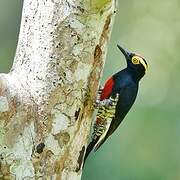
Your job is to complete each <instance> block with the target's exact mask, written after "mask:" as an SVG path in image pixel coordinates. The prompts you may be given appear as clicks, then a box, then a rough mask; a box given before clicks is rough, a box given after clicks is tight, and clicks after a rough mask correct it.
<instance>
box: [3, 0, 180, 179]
mask: <svg viewBox="0 0 180 180" xmlns="http://www.w3.org/2000/svg"><path fill="white" fill-rule="evenodd" d="M21 8H22V0H13V1H12V0H1V1H0V64H1V66H0V70H1V72H7V71H8V70H9V69H10V67H11V64H12V60H13V56H14V53H15V49H16V44H17V37H18V31H19V24H20V16H21ZM179 10H180V1H179V0H171V1H164V0H152V1H144V0H138V1H136V0H126V1H123V0H119V6H118V9H117V15H116V18H115V23H114V28H113V32H112V37H111V41H110V43H109V46H108V55H107V61H106V65H105V70H104V75H103V78H102V82H104V81H105V79H106V78H107V77H108V76H110V75H111V74H112V73H115V72H117V71H118V70H119V69H122V68H123V67H124V66H125V60H124V57H123V56H122V55H121V53H120V52H119V50H118V49H117V48H116V44H117V43H120V44H121V45H123V46H124V47H126V48H128V49H130V50H132V51H134V52H137V53H139V54H142V55H143V56H144V57H145V58H146V59H147V61H148V63H149V71H148V72H147V75H146V76H145V77H144V78H143V79H142V81H141V83H140V91H139V95H138V98H137V101H136V103H135V105H134V107H133V108H132V110H131V111H130V113H129V114H128V115H127V117H126V118H125V120H124V122H123V123H122V124H121V126H120V127H119V128H118V130H117V131H116V132H115V134H113V135H112V137H110V138H109V139H108V141H107V142H106V143H105V144H104V145H103V146H102V148H101V149H100V150H99V151H98V152H96V153H92V154H91V156H90V157H89V158H88V160H87V162H86V165H85V169H84V172H83V178H82V180H109V179H111V180H120V179H122V180H180V156H179V152H180V137H179V134H180V120H179V116H180V112H179V107H180V100H179V95H178V94H179V92H180V83H179V75H180V72H179V67H180V62H179V58H180V51H179V48H180V16H179V15H178V13H179Z"/></svg>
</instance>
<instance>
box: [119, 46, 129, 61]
mask: <svg viewBox="0 0 180 180" xmlns="http://www.w3.org/2000/svg"><path fill="white" fill-rule="evenodd" d="M117 47H118V48H119V49H120V51H121V52H122V53H123V54H124V56H125V58H126V60H129V59H131V54H132V53H130V52H129V51H128V50H126V49H124V48H122V47H121V46H120V45H119V44H118V45H117Z"/></svg>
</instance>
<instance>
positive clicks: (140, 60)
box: [132, 56, 148, 72]
mask: <svg viewBox="0 0 180 180" xmlns="http://www.w3.org/2000/svg"><path fill="white" fill-rule="evenodd" d="M132 63H133V64H140V63H141V64H142V65H143V67H144V69H145V72H146V71H147V69H148V66H147V64H146V63H145V62H144V60H143V58H141V57H139V56H133V57H132Z"/></svg>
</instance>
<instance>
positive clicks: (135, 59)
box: [132, 56, 140, 64]
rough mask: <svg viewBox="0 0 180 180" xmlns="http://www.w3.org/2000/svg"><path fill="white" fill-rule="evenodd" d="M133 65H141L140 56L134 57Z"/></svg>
mask: <svg viewBox="0 0 180 180" xmlns="http://www.w3.org/2000/svg"><path fill="white" fill-rule="evenodd" d="M132 63H133V64H139V63H140V59H139V57H138V56H133V57H132Z"/></svg>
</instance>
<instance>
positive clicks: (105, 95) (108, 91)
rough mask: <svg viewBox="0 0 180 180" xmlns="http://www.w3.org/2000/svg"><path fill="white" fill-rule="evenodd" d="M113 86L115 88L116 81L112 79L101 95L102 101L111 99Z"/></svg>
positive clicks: (107, 82) (108, 81)
mask: <svg viewBox="0 0 180 180" xmlns="http://www.w3.org/2000/svg"><path fill="white" fill-rule="evenodd" d="M113 86H114V80H113V78H112V77H111V78H109V79H108V80H107V81H106V83H105V86H104V89H103V90H102V93H101V97H100V100H103V99H107V98H109V96H110V94H111V92H112V88H113Z"/></svg>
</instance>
